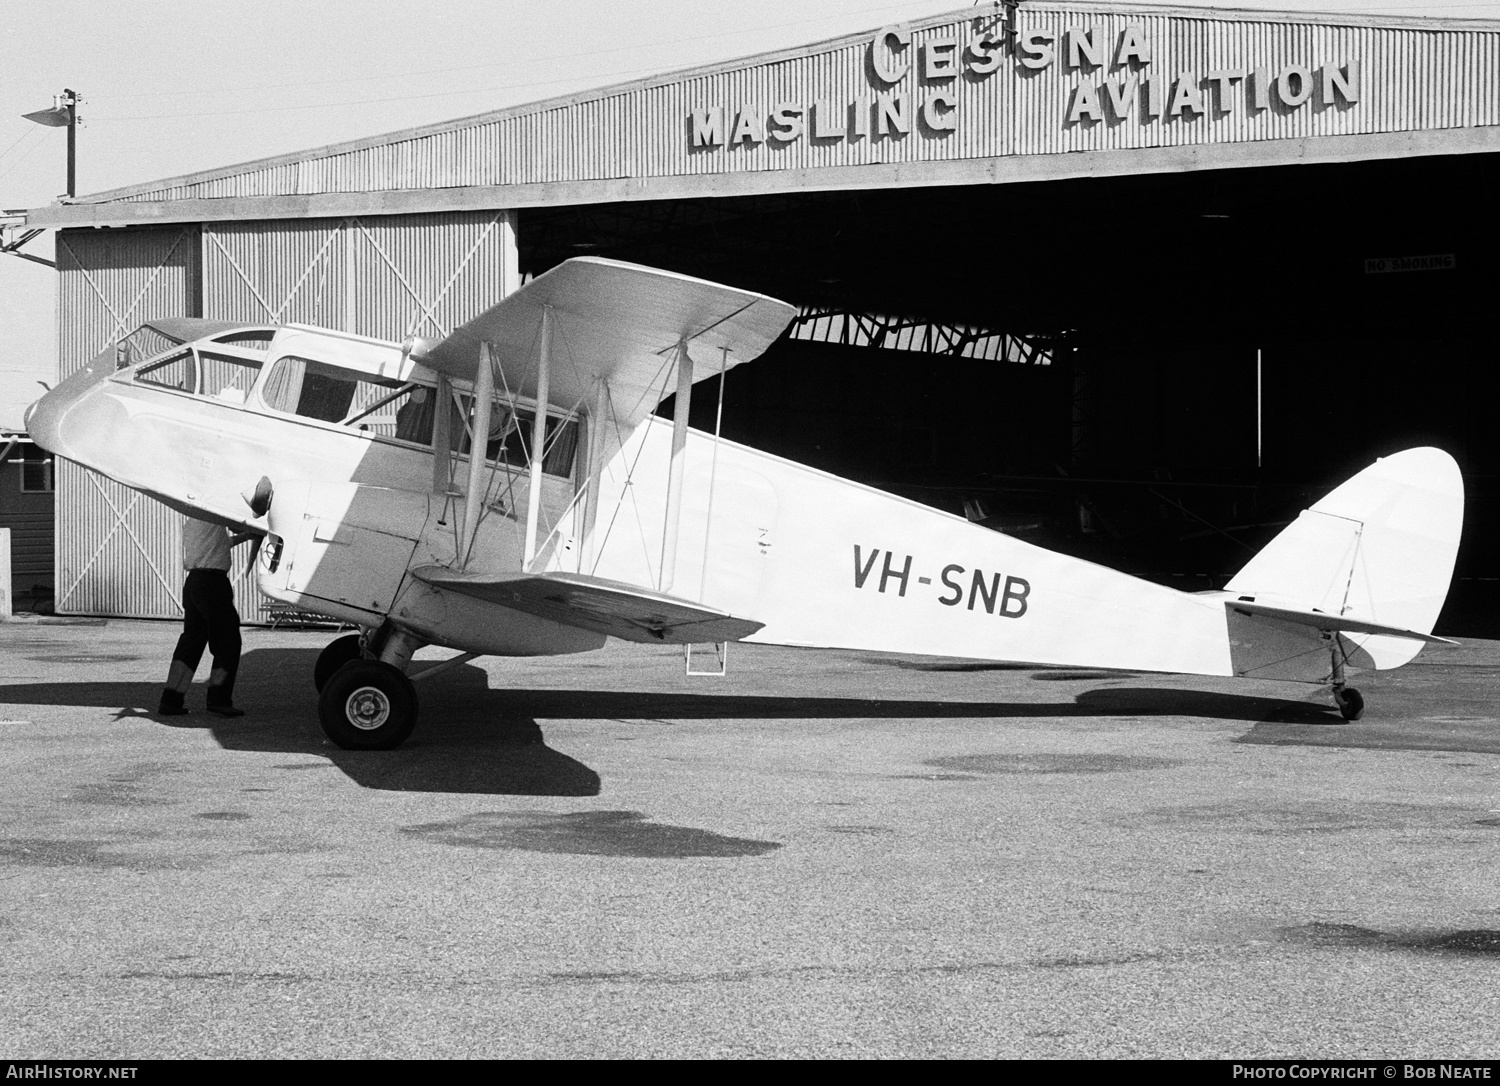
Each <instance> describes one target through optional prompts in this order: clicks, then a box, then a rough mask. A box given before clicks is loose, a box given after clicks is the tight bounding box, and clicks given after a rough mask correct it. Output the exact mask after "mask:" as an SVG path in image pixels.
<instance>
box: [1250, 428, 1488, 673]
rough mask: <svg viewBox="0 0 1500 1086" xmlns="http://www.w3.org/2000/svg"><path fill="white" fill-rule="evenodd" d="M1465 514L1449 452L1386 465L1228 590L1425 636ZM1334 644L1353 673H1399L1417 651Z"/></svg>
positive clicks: (1389, 643) (1254, 563)
mask: <svg viewBox="0 0 1500 1086" xmlns="http://www.w3.org/2000/svg"><path fill="white" fill-rule="evenodd" d="M1463 511H1464V493H1463V477H1462V474H1461V473H1460V472H1459V469H1458V464H1457V462H1456V461H1454V459H1453V457H1451V456H1449V455H1448V454H1447V453H1446V452H1444V451H1442V450H1441V449H1434V448H1416V449H1407V450H1406V451H1405V452H1400V453H1396V454H1395V455H1393V456H1387V457H1383V458H1381V459H1380V460H1377V461H1376V462H1375V463H1374V464H1371V465H1370V466H1369V467H1367V468H1365V469H1364V470H1363V471H1361V472H1360V473H1359V474H1357V475H1355V476H1354V477H1353V478H1351V479H1349V480H1348V481H1347V482H1345V483H1344V484H1343V485H1341V486H1339V487H1336V488H1335V489H1334V490H1332V491H1331V492H1330V493H1328V494H1327V495H1326V496H1325V497H1324V498H1322V499H1321V500H1320V501H1318V502H1317V503H1315V504H1314V505H1312V506H1311V507H1310V508H1308V509H1306V510H1304V511H1303V512H1302V514H1301V515H1300V516H1298V518H1297V519H1296V520H1295V521H1293V522H1292V523H1291V524H1290V525H1288V526H1287V527H1286V528H1285V529H1283V530H1282V532H1281V533H1280V534H1279V535H1278V536H1277V537H1276V538H1275V539H1273V540H1271V542H1270V543H1269V544H1267V546H1266V547H1265V548H1264V549H1263V550H1261V551H1260V553H1258V554H1257V555H1256V556H1255V557H1254V558H1252V559H1251V560H1250V561H1249V563H1248V564H1247V565H1246V566H1245V567H1244V568H1243V569H1241V570H1240V571H1239V572H1238V573H1237V574H1235V576H1234V577H1233V578H1232V579H1231V580H1230V582H1229V584H1228V585H1226V586H1225V591H1226V592H1227V593H1229V594H1231V595H1233V596H1236V597H1252V598H1253V599H1254V600H1255V601H1256V602H1258V603H1264V604H1269V605H1273V606H1278V607H1286V608H1290V609H1294V610H1301V611H1321V612H1324V613H1326V614H1334V615H1347V616H1349V617H1352V618H1358V619H1362V620H1365V621H1369V622H1375V623H1379V624H1381V625H1385V626H1392V627H1397V628H1401V629H1407V630H1414V631H1417V632H1419V633H1431V632H1432V627H1433V625H1434V624H1435V623H1436V622H1437V618H1438V613H1439V612H1440V611H1441V610H1442V609H1443V602H1444V600H1445V599H1446V598H1447V595H1448V586H1449V584H1450V582H1451V581H1452V578H1453V563H1454V559H1455V557H1456V556H1457V553H1458V540H1459V534H1460V532H1461V530H1462V528H1463ZM1339 638H1340V641H1341V642H1342V643H1344V644H1345V645H1346V647H1347V648H1349V649H1350V650H1352V651H1350V653H1349V660H1348V662H1349V664H1350V665H1351V666H1354V667H1366V668H1391V667H1399V666H1400V665H1401V664H1404V663H1406V662H1407V661H1409V660H1410V659H1411V658H1412V657H1414V656H1415V655H1416V654H1417V652H1418V651H1419V650H1420V649H1421V643H1420V642H1416V641H1412V640H1410V639H1407V638H1397V637H1388V636H1384V635H1380V634H1340V635H1339Z"/></svg>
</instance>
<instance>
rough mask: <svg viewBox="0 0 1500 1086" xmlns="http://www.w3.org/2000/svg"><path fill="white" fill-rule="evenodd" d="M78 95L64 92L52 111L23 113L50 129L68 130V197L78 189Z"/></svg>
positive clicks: (53, 104) (40, 110) (57, 98)
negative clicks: (64, 128)
mask: <svg viewBox="0 0 1500 1086" xmlns="http://www.w3.org/2000/svg"><path fill="white" fill-rule="evenodd" d="M78 101H79V98H78V95H77V93H75V92H74V91H71V90H64V91H63V92H62V93H61V94H59V95H58V96H57V97H55V98H53V99H52V108H51V109H39V110H37V111H36V112H35V113H23V114H21V116H23V117H25V118H26V119H27V120H28V121H35V122H36V123H37V124H44V125H46V126H47V127H48V128H63V127H66V128H67V130H68V193H67V194H68V196H70V197H71V196H74V195H76V193H77V188H78V184H77V182H78Z"/></svg>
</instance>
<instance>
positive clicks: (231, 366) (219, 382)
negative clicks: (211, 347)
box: [198, 351, 261, 404]
mask: <svg viewBox="0 0 1500 1086" xmlns="http://www.w3.org/2000/svg"><path fill="white" fill-rule="evenodd" d="M198 361H199V364H200V367H201V372H202V374H203V381H202V384H201V386H200V387H199V390H198V391H200V392H201V393H202V394H203V395H205V396H212V397H213V398H214V399H216V400H223V401H224V402H225V403H235V404H240V403H244V402H245V398H246V397H247V396H248V395H249V394H250V389H251V387H252V386H253V385H254V384H255V378H256V377H257V376H258V375H259V374H260V366H261V364H260V362H259V361H257V360H255V359H250V358H236V357H233V356H231V355H223V354H210V353H209V352H208V351H203V352H201V353H200V354H199V356H198Z"/></svg>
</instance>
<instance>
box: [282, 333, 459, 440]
mask: <svg viewBox="0 0 1500 1086" xmlns="http://www.w3.org/2000/svg"><path fill="white" fill-rule="evenodd" d="M260 394H261V398H262V399H263V400H265V403H266V406H267V407H269V408H270V409H271V410H272V411H281V412H284V413H286V414H289V415H301V416H302V417H303V418H308V419H319V420H321V421H323V422H332V423H337V424H338V425H340V426H347V427H349V428H350V429H351V430H359V431H361V432H363V433H370V434H375V435H377V436H379V437H392V438H396V439H397V440H399V441H410V442H412V443H414V444H417V445H431V444H432V419H433V407H434V404H435V402H436V398H437V397H436V389H433V388H430V387H428V386H426V385H421V384H417V383H416V382H412V381H397V380H393V379H390V378H383V377H373V376H371V375H370V374H367V373H361V372H359V371H357V370H348V369H344V368H342V367H340V366H330V365H328V364H327V363H326V362H315V361H313V360H312V359H309V358H297V357H294V356H290V355H288V356H285V357H283V358H278V359H277V360H276V362H275V363H274V364H273V365H272V367H271V372H270V373H269V374H267V375H266V380H265V384H263V385H262V386H261V390H260Z"/></svg>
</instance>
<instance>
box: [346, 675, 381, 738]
mask: <svg viewBox="0 0 1500 1086" xmlns="http://www.w3.org/2000/svg"><path fill="white" fill-rule="evenodd" d="M344 715H345V716H346V717H347V718H348V719H349V723H350V724H353V725H354V726H355V727H356V728H358V729H359V730H360V731H365V732H368V731H374V730H375V729H376V728H378V727H380V726H381V725H382V724H384V723H385V722H386V721H387V720H389V719H390V718H391V699H390V698H388V697H386V695H385V692H384V691H382V690H380V689H378V688H377V687H374V686H361V687H360V688H359V689H358V690H356V691H354V693H352V694H350V695H349V700H348V701H346V702H345V703H344Z"/></svg>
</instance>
